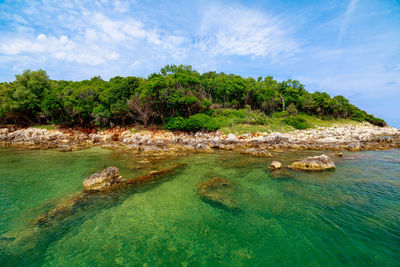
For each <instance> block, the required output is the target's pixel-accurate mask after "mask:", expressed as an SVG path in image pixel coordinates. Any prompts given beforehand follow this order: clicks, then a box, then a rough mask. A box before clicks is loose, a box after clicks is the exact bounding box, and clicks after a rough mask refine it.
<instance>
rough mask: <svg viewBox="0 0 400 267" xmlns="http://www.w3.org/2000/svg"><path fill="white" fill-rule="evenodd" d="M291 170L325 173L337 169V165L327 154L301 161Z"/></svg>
mask: <svg viewBox="0 0 400 267" xmlns="http://www.w3.org/2000/svg"><path fill="white" fill-rule="evenodd" d="M289 168H291V169H297V170H306V171H323V170H328V169H335V168H336V165H335V163H334V162H333V161H332V159H331V158H330V157H328V156H327V155H325V154H322V155H321V156H315V157H308V158H305V159H303V160H300V161H296V162H293V163H292V164H290V166H289Z"/></svg>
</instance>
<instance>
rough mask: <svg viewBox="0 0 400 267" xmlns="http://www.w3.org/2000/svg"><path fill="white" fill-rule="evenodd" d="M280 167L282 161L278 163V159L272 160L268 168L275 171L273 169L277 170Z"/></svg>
mask: <svg viewBox="0 0 400 267" xmlns="http://www.w3.org/2000/svg"><path fill="white" fill-rule="evenodd" d="M281 167H282V163H280V162H279V161H276V160H274V161H272V162H271V165H269V169H270V170H271V171H275V170H279V169H280V168H281Z"/></svg>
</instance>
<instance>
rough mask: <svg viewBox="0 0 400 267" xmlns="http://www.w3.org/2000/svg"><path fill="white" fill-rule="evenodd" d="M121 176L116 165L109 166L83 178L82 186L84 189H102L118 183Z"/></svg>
mask: <svg viewBox="0 0 400 267" xmlns="http://www.w3.org/2000/svg"><path fill="white" fill-rule="evenodd" d="M121 178H122V177H121V176H120V175H119V170H118V168H116V167H109V168H107V169H105V170H103V171H102V172H100V173H95V174H93V175H92V176H90V177H86V178H85V179H84V180H83V187H84V188H85V190H86V191H102V190H106V189H108V188H109V187H110V186H112V185H114V184H117V183H120V182H121V181H122V179H121Z"/></svg>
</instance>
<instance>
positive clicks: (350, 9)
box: [337, 0, 358, 44]
mask: <svg viewBox="0 0 400 267" xmlns="http://www.w3.org/2000/svg"><path fill="white" fill-rule="evenodd" d="M357 2H358V0H350V3H349V5H348V6H347V9H346V12H345V13H344V16H343V19H342V21H341V23H340V29H339V36H338V41H337V43H338V44H340V42H341V41H342V38H343V36H344V34H345V33H346V30H347V25H348V24H349V19H350V17H351V15H352V14H353V12H354V10H355V9H356V6H357Z"/></svg>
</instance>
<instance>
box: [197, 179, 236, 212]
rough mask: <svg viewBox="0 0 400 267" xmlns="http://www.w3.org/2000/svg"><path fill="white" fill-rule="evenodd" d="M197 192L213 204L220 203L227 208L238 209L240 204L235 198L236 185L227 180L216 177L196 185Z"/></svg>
mask: <svg viewBox="0 0 400 267" xmlns="http://www.w3.org/2000/svg"><path fill="white" fill-rule="evenodd" d="M196 188H197V194H198V195H199V196H200V197H201V198H202V199H204V200H206V201H208V202H211V203H212V204H217V205H220V206H222V207H224V208H227V209H238V208H239V205H238V203H237V202H236V201H235V199H234V198H233V192H234V190H235V188H234V186H233V185H232V184H231V183H230V182H228V181H227V180H225V179H223V178H219V177H214V178H212V179H210V180H208V181H204V182H200V183H198V184H197V185H196Z"/></svg>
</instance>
